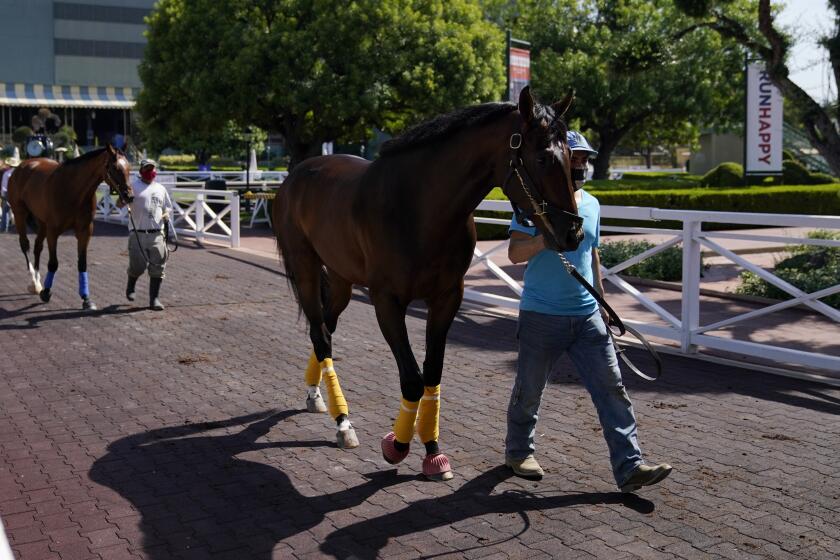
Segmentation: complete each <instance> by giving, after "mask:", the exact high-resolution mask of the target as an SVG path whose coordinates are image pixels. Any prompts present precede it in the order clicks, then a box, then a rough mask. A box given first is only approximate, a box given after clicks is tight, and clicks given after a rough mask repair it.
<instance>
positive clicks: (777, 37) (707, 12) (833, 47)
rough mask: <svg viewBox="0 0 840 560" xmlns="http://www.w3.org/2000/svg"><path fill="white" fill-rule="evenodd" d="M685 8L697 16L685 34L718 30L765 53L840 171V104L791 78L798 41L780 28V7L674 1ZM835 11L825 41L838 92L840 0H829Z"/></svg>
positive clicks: (817, 144) (761, 1) (766, 2)
mask: <svg viewBox="0 0 840 560" xmlns="http://www.w3.org/2000/svg"><path fill="white" fill-rule="evenodd" d="M675 1H676V3H677V5H678V6H679V7H680V9H681V10H682V11H683V12H684V13H686V14H688V15H690V16H692V17H693V18H695V23H694V24H693V25H691V26H689V27H687V28H686V29H685V30H684V32H683V34H684V35H688V34H691V33H696V32H698V31H700V30H707V29H713V30H715V31H716V32H718V33H719V34H720V35H721V36H722V37H725V38H726V39H728V40H730V41H732V42H735V43H737V44H740V45H742V46H744V47H746V48H747V49H748V51H749V53H750V54H751V55H753V56H757V57H759V58H761V59H762V60H763V61H764V62H765V64H766V68H767V73H768V75H769V76H770V79H771V80H772V81H773V83H774V84H775V85H776V87H778V88H779V90H780V91H781V92H782V95H784V96H785V99H786V100H787V102H788V105H790V106H792V107H793V109H794V111H793V113H794V115H796V117H797V118H798V119H799V120H800V123H801V125H802V127H803V128H804V129H805V132H806V133H807V135H808V138H809V139H810V141H811V145H812V146H813V147H814V148H816V149H817V151H818V152H819V153H820V155H822V156H823V157H824V158H825V160H826V161H827V162H828V164H829V166H830V167H831V169H832V171H833V173H834V174H835V175H837V176H840V132H838V128H837V122H838V118H840V104H838V100H837V99H835V100H834V102H833V103H830V104H829V106H828V107H822V106H821V105H820V104H819V103H818V102H817V101H816V100H814V99H813V98H812V97H811V96H810V95H809V94H808V93H807V92H806V91H805V90H803V89H802V88H800V87H799V86H798V85H796V84H795V83H794V82H793V81H791V79H790V70H789V68H788V66H787V59H788V56H789V54H790V49H791V46H792V45H793V40H792V38H791V36H790V35H789V34H787V33H785V32H784V31H783V30H780V29H779V28H777V27H776V25H775V23H774V16H775V11H776V7H774V6H773V5H772V4H771V3H770V0H758V1H757V2H756V1H751V2H749V5H750V6H751V8H752V11H751V12H745V10H744V9H743V8H742V5H741V4H740V3H738V2H735V1H734V0H675ZM828 5H829V7H830V8H831V9H832V10H833V11H834V26H833V29H832V31H831V32H830V33H829V34H828V35H826V36H824V37H822V38H821V40H820V44H821V45H822V46H823V47H824V48H825V49H826V51H827V52H828V60H829V63H830V64H831V69H832V76H833V77H834V91H835V92H836V91H838V89H837V88H838V86H840V0H828Z"/></svg>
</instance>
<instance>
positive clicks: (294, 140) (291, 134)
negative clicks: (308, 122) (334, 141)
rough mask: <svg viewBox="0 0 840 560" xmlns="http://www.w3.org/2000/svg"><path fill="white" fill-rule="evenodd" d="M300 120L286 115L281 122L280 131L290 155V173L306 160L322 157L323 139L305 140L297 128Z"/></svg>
mask: <svg viewBox="0 0 840 560" xmlns="http://www.w3.org/2000/svg"><path fill="white" fill-rule="evenodd" d="M297 122H298V120H297V119H296V118H295V117H294V115H285V116H284V117H283V118H282V119H281V120H280V127H279V128H280V131H281V132H282V133H283V139H284V141H285V144H286V151H287V152H288V153H289V171H291V170H292V169H294V168H295V166H296V165H297V164H299V163H300V162H302V161H303V160H305V159H309V158H311V157H315V156H320V155H321V145H322V144H323V143H324V142H323V139H320V138H316V139H314V140H303V139H301V134H300V131H299V129H298V126H297Z"/></svg>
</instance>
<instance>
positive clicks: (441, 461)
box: [423, 453, 452, 481]
mask: <svg viewBox="0 0 840 560" xmlns="http://www.w3.org/2000/svg"><path fill="white" fill-rule="evenodd" d="M423 476H425V477H426V478H428V479H429V480H440V481H446V480H452V468H451V467H450V466H449V459H447V457H446V455H444V454H443V453H435V454H434V455H426V457H425V458H424V459H423Z"/></svg>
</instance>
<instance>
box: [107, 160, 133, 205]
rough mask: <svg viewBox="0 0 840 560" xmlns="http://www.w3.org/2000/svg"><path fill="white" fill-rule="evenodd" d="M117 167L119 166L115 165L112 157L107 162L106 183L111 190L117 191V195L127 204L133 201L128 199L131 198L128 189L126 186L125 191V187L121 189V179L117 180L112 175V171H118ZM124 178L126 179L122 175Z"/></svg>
mask: <svg viewBox="0 0 840 560" xmlns="http://www.w3.org/2000/svg"><path fill="white" fill-rule="evenodd" d="M116 167H117V166H116V165H114V164H113V163H112V162H111V160H110V159H109V160H108V162H107V163H106V164H105V183H106V184H107V185H108V187H109V188H110V189H111V192H115V193H116V194H117V196H118V197H119V198H120V200H121V201H122V202H124V203H126V204H127V203H129V202H131V201H130V200H128V199H129V196H128V189H127V188H126V189H125V192H123V189H121V188H120V186H119V181H117V180H116V179H115V178H114V176H113V175H112V173H114V172H115V171H116ZM122 179H123V180H124V179H125V178H124V177H122Z"/></svg>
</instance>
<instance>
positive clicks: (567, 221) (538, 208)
mask: <svg viewBox="0 0 840 560" xmlns="http://www.w3.org/2000/svg"><path fill="white" fill-rule="evenodd" d="M508 146H509V147H510V162H509V167H510V170H509V171H508V174H507V177H506V178H505V182H504V183H503V184H502V192H504V193H505V195H506V196H507V197H508V200H510V203H511V206H512V207H513V213H514V214H515V215H516V221H517V222H519V223H525V221H526V220H528V216H537V217H538V218H540V220H541V221H542V223H543V226H544V227H545V229H546V231H547V232H548V234H549V235H551V236H552V237H554V240H555V242H556V246H558V247H559V246H560V243H559V241H560V238H559V237H558V236H557V230H558V229H561V230H563V231H565V232H569V231H579V230H580V228H581V227H582V226H583V219H582V218H581V217H580V216H578V215H577V214H573V213H571V212H567V211H565V210H562V209H560V208H557V207H556V206H554V205H553V204H551V202H549V201H548V199H547V198H546V197H545V196H543V195H542V193H541V192H540V189H539V187H537V185H536V184H535V183H534V181H533V179H531V174H530V173H528V168H527V167H525V161H524V160H523V159H522V134H521V133H519V132H514V133H513V134H511V135H510V140H509V142H508ZM514 177H516V178H517V179H518V181H519V185H520V187H522V192H524V193H525V197H526V198H527V199H528V203H529V205H530V206H531V208H530V210H531V212H530V214H529V215H528V216H525V215H523V213H522V210H521V209H520V208H519V206H517V205H516V203H515V202H513V197H511V196H510V193H509V185H510V183H511V181H512V180H513V178H514Z"/></svg>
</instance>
